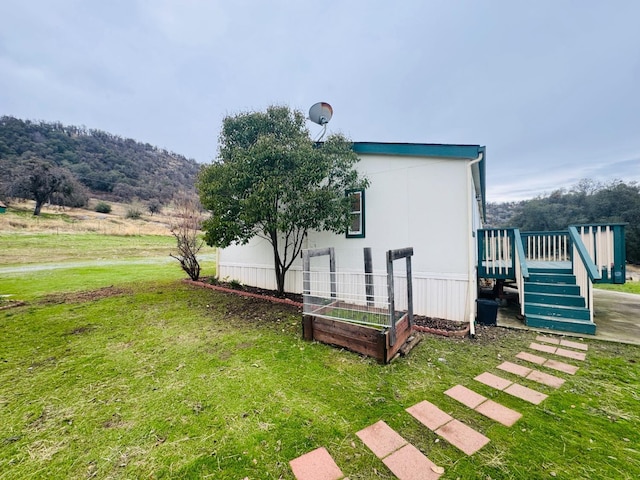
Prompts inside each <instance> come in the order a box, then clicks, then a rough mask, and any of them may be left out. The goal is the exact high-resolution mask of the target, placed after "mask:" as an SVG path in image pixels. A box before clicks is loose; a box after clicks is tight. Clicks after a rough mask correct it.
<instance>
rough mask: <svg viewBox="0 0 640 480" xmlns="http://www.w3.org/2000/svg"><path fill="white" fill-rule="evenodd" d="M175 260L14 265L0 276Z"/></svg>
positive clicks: (206, 258)
mask: <svg viewBox="0 0 640 480" xmlns="http://www.w3.org/2000/svg"><path fill="white" fill-rule="evenodd" d="M215 258H216V255H215V254H213V253H211V254H206V255H198V260H200V261H214V260H215ZM176 261H177V260H175V259H174V258H171V257H170V256H169V255H163V256H161V257H146V258H130V259H124V260H83V261H74V262H58V263H44V264H39V265H13V266H11V267H0V275H11V274H16V273H32V272H41V271H45V270H58V269H64V268H82V267H104V266H111V265H151V264H164V263H172V262H176Z"/></svg>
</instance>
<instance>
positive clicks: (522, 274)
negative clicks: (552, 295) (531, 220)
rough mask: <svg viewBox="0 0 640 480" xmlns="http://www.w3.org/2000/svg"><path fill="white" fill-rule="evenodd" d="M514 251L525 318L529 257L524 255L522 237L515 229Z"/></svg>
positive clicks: (521, 309) (522, 313)
mask: <svg viewBox="0 0 640 480" xmlns="http://www.w3.org/2000/svg"><path fill="white" fill-rule="evenodd" d="M513 240H514V242H513V243H514V247H515V249H514V251H515V261H514V263H515V273H516V285H517V287H518V297H519V303H520V315H522V316H524V281H525V279H527V278H529V268H528V267H527V257H526V255H525V253H524V245H523V243H522V235H520V230H519V229H517V228H514V229H513Z"/></svg>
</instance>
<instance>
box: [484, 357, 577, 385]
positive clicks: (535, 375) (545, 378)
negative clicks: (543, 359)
mask: <svg viewBox="0 0 640 480" xmlns="http://www.w3.org/2000/svg"><path fill="white" fill-rule="evenodd" d="M497 368H499V369H500V370H503V371H505V372H509V373H513V374H514V375H518V376H520V377H524V378H526V379H527V380H531V381H534V382H538V383H541V384H543V385H547V386H549V387H553V388H558V387H560V386H561V385H562V384H563V383H564V379H563V378H559V377H556V376H554V375H550V374H548V373H544V372H540V371H538V370H533V369H531V368H527V367H523V366H522V365H517V364H515V363H511V362H503V363H501V364H500V365H498V367H497Z"/></svg>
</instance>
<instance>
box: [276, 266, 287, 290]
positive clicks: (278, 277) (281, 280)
mask: <svg viewBox="0 0 640 480" xmlns="http://www.w3.org/2000/svg"><path fill="white" fill-rule="evenodd" d="M286 273H287V272H286V271H285V270H283V269H282V268H279V269H278V271H276V282H277V283H278V295H283V294H284V276H285V275H286Z"/></svg>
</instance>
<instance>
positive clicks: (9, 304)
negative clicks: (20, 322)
mask: <svg viewBox="0 0 640 480" xmlns="http://www.w3.org/2000/svg"><path fill="white" fill-rule="evenodd" d="M23 305H26V303H25V302H21V301H18V300H7V301H4V302H2V303H0V310H9V309H10V308H14V307H21V306H23Z"/></svg>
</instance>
